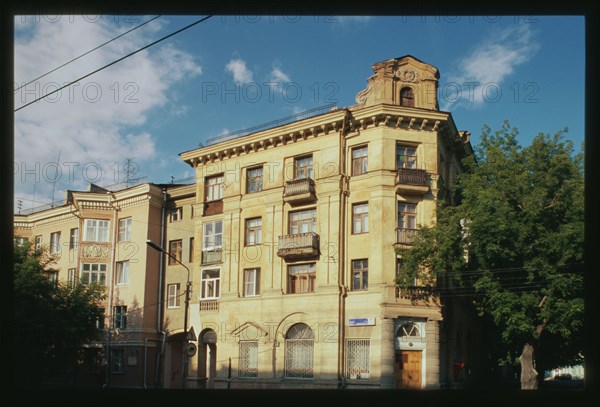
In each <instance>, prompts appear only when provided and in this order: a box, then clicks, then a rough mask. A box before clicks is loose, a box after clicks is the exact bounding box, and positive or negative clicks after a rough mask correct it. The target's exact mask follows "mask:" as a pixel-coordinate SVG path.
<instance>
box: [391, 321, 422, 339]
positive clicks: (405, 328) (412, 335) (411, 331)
mask: <svg viewBox="0 0 600 407" xmlns="http://www.w3.org/2000/svg"><path fill="white" fill-rule="evenodd" d="M397 336H398V337H399V338H400V340H403V341H410V340H415V339H417V338H420V337H421V332H420V331H419V327H418V326H417V324H414V323H412V322H407V323H405V324H403V325H402V326H401V327H400V328H398V333H397Z"/></svg>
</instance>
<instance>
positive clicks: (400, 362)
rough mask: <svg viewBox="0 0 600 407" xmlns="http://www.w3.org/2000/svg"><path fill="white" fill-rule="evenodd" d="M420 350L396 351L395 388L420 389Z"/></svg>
mask: <svg viewBox="0 0 600 407" xmlns="http://www.w3.org/2000/svg"><path fill="white" fill-rule="evenodd" d="M422 354H423V353H422V352H421V351H414V350H411V351H399V350H398V351H396V363H395V364H394V367H395V369H394V370H395V374H396V388H399V389H420V388H421V372H422V365H421V361H422Z"/></svg>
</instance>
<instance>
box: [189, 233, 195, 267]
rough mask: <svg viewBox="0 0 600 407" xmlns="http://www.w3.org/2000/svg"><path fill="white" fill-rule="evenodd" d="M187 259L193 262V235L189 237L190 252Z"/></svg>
mask: <svg viewBox="0 0 600 407" xmlns="http://www.w3.org/2000/svg"><path fill="white" fill-rule="evenodd" d="M188 261H189V262H190V263H193V262H194V238H193V237H190V254H189V259H188Z"/></svg>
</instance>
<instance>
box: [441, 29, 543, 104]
mask: <svg viewBox="0 0 600 407" xmlns="http://www.w3.org/2000/svg"><path fill="white" fill-rule="evenodd" d="M538 49H539V44H538V42H537V41H536V39H535V34H534V32H533V31H532V30H531V28H530V26H529V25H528V24H522V25H516V26H512V27H508V28H505V29H504V30H502V31H500V32H495V33H492V35H491V36H490V37H488V38H487V39H486V40H484V41H482V42H480V43H479V44H478V45H477V46H476V47H475V48H474V49H473V51H472V52H471V53H470V54H468V55H467V56H466V57H464V58H461V59H460V60H459V61H457V65H458V69H457V72H456V73H454V74H450V75H448V82H447V89H448V90H449V91H448V95H444V91H443V90H442V92H441V96H442V102H443V104H442V110H449V109H450V108H451V106H453V105H455V104H457V103H458V104H461V103H462V104H464V103H465V102H466V103H469V104H470V105H471V106H481V104H482V103H483V102H484V101H485V94H486V93H485V91H483V89H485V87H486V86H488V87H490V88H491V87H494V86H500V85H501V83H502V82H503V81H504V80H505V78H506V77H508V76H509V75H511V74H512V73H514V71H515V69H516V68H517V67H518V66H519V65H522V64H524V63H525V62H527V61H529V60H530V59H531V58H532V57H533V55H534V54H535V53H536V51H537V50H538ZM463 88H464V89H463ZM455 89H461V95H460V96H462V97H461V98H460V99H459V98H458V97H457V92H455V91H454V90H455ZM445 96H446V97H445Z"/></svg>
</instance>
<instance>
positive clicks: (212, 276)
mask: <svg viewBox="0 0 600 407" xmlns="http://www.w3.org/2000/svg"><path fill="white" fill-rule="evenodd" d="M220 280H221V270H220V269H206V270H202V279H201V283H200V284H201V288H200V289H201V293H200V297H201V298H202V299H205V300H207V299H217V298H219V295H220V288H221V282H220Z"/></svg>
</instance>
